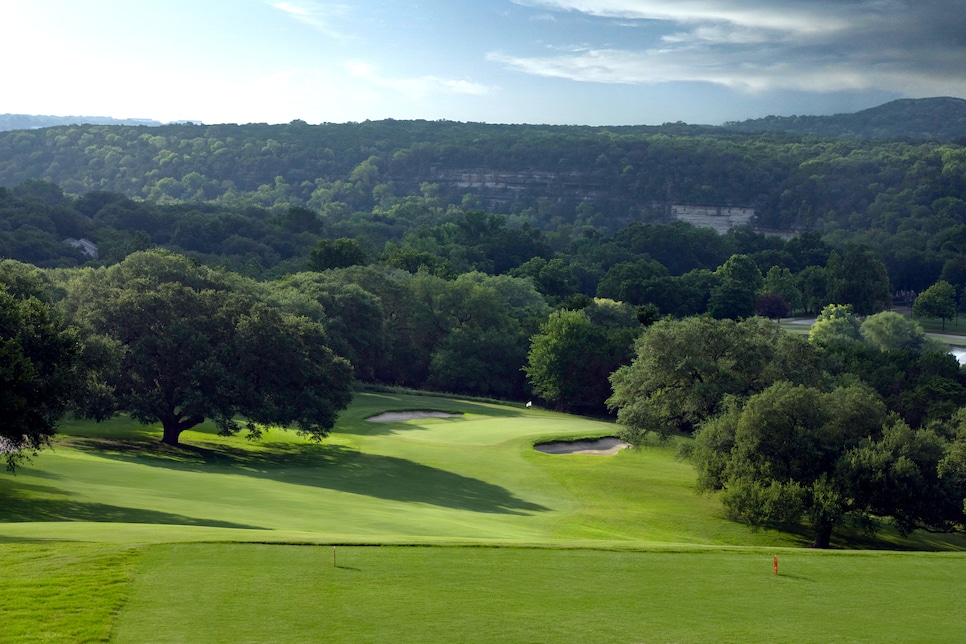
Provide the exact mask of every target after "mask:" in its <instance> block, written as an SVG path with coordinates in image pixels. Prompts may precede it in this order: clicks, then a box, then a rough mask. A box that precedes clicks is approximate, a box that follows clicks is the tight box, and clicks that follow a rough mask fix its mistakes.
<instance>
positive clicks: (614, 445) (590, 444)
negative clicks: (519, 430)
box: [533, 436, 631, 456]
mask: <svg viewBox="0 0 966 644" xmlns="http://www.w3.org/2000/svg"><path fill="white" fill-rule="evenodd" d="M630 446H631V444H630V443H625V442H624V441H622V440H621V439H619V438H617V437H616V436H605V437H604V438H595V439H592V440H585V441H553V442H550V443H537V444H536V445H534V446H533V449H535V450H537V451H538V452H544V453H545V454H593V455H595V456H613V455H614V454H616V453H617V452H619V451H621V450H622V449H627V448H629V447H630Z"/></svg>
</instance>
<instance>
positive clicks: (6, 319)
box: [0, 280, 84, 470]
mask: <svg viewBox="0 0 966 644" xmlns="http://www.w3.org/2000/svg"><path fill="white" fill-rule="evenodd" d="M4 281H7V280H0V454H2V455H3V458H4V459H5V460H6V463H7V469H9V470H14V469H15V468H16V467H17V465H18V464H20V463H21V462H22V461H23V460H24V459H25V458H26V457H27V454H29V453H30V452H35V451H36V450H39V449H41V448H43V447H46V446H47V445H49V443H50V439H51V437H52V436H53V435H54V434H55V432H56V431H57V423H58V422H59V421H60V419H61V417H62V416H63V415H64V412H65V411H66V410H67V409H68V407H69V406H70V405H71V404H72V402H73V401H74V398H75V396H76V395H77V393H78V391H79V390H80V389H81V387H82V378H83V377H84V376H83V374H82V372H81V370H80V368H79V364H78V353H79V349H80V347H79V343H78V339H77V330H76V329H74V328H72V327H65V326H64V325H63V324H62V323H61V321H60V320H59V319H58V318H57V316H56V315H55V314H53V313H51V310H50V307H49V306H48V305H47V304H44V303H42V302H41V301H40V300H38V299H36V298H34V297H26V298H23V297H14V296H13V295H11V294H9V293H8V292H7V290H6V288H5V287H4V286H3V282H4Z"/></svg>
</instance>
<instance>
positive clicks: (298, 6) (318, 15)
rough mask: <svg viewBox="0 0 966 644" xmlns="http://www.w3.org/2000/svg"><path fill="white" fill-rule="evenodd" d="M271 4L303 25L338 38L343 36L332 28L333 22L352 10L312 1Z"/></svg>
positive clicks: (339, 5)
mask: <svg viewBox="0 0 966 644" xmlns="http://www.w3.org/2000/svg"><path fill="white" fill-rule="evenodd" d="M269 4H270V5H271V6H272V7H273V8H274V9H277V10H278V11H281V12H282V13H284V14H286V15H287V16H289V17H291V18H294V19H295V20H298V21H299V22H301V23H302V24H304V25H308V26H309V27H312V28H313V29H316V30H318V31H321V32H322V33H324V34H326V35H327V36H331V37H336V38H338V37H341V34H340V33H339V32H338V31H336V30H335V29H334V28H333V27H332V21H333V19H335V18H339V17H342V16H345V15H346V14H347V13H348V12H349V10H350V9H349V7H348V6H347V5H343V4H330V3H326V4H325V5H324V6H323V5H322V4H320V3H318V2H313V1H311V0H295V1H293V2H269Z"/></svg>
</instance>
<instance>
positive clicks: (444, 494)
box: [69, 439, 548, 514]
mask: <svg viewBox="0 0 966 644" xmlns="http://www.w3.org/2000/svg"><path fill="white" fill-rule="evenodd" d="M69 445H70V447H72V448H74V449H78V450H82V451H88V452H92V453H96V454H98V455H99V456H101V457H103V458H108V459H112V460H118V461H124V462H128V463H137V464H140V465H147V466H151V467H164V468H168V469H172V470H179V471H186V472H199V473H201V472H204V473H223V474H234V475H244V476H252V477H256V478H263V479H269V480H272V481H277V482H281V483H288V484H292V485H306V486H313V487H319V488H324V489H329V490H338V491H340V492H348V493H351V494H359V495H363V496H371V497H375V498H380V499H385V500H389V501H401V502H407V503H425V504H429V505H438V506H442V507H447V508H454V509H459V510H469V511H471V512H483V513H488V514H529V513H534V512H544V511H547V510H548V508H545V507H544V506H541V505H538V504H536V503H530V502H529V501H525V500H523V499H520V498H518V497H516V496H515V495H513V494H512V493H511V492H510V491H508V490H507V489H506V488H503V487H500V486H499V485H494V484H492V483H487V482H486V481H481V480H479V479H475V478H471V477H467V476H463V475H461V474H456V473H454V472H449V471H446V470H441V469H439V468H435V467H430V466H428V465H423V464H421V463H416V462H414V461H410V460H407V459H403V458H396V457H394V456H381V455H377V454H365V453H363V452H359V451H357V450H353V449H350V448H347V447H344V446H341V445H306V444H290V443H289V444H287V443H282V444H273V445H262V446H258V447H257V448H252V449H243V448H239V447H232V446H227V445H217V446H215V445H211V446H208V445H204V444H185V445H182V446H180V447H170V446H167V445H162V444H160V443H156V442H145V441H104V440H100V439H73V440H71V441H70V443H69Z"/></svg>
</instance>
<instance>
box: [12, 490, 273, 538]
mask: <svg viewBox="0 0 966 644" xmlns="http://www.w3.org/2000/svg"><path fill="white" fill-rule="evenodd" d="M69 497H70V492H67V491H66V490H61V489H59V488H56V487H50V486H47V485H31V484H28V483H20V482H18V481H2V482H0V508H2V509H0V521H2V522H5V523H24V522H33V521H40V522H46V521H50V522H58V521H94V522H99V523H150V524H164V525H188V526H204V527H210V528H241V529H245V530H267V529H268V528H261V527H258V526H253V525H244V524H241V523H232V522H230V521H213V520H210V519H199V518H196V517H186V516H183V515H180V514H170V513H167V512H156V511H154V510H143V509H140V508H124V507H120V506H116V505H105V504H103V503H84V502H81V501H73V500H71V499H70V498H69Z"/></svg>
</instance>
